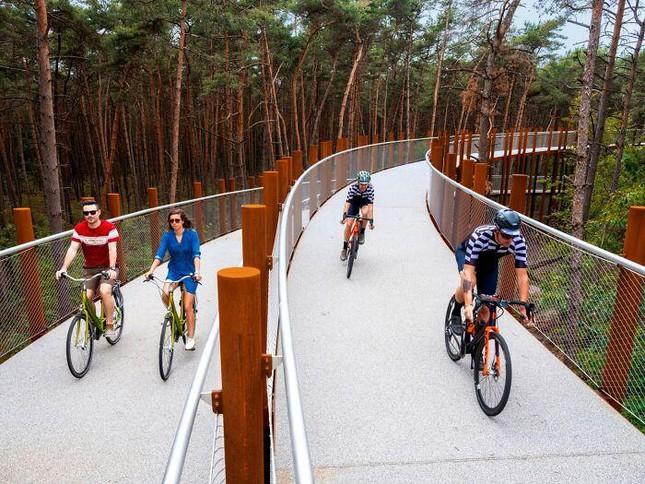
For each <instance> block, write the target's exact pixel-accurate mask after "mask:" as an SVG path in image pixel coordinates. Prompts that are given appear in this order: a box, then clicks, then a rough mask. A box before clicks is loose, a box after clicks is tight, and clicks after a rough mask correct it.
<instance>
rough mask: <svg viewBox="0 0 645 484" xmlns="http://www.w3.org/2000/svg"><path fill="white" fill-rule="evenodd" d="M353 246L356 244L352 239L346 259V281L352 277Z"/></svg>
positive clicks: (354, 253)
mask: <svg viewBox="0 0 645 484" xmlns="http://www.w3.org/2000/svg"><path fill="white" fill-rule="evenodd" d="M355 245H357V244H356V242H355V241H354V239H353V238H352V239H350V241H349V247H348V252H349V255H348V257H347V279H349V278H350V276H351V275H352V268H353V267H354V258H355V256H356V251H355V250H354V246H355Z"/></svg>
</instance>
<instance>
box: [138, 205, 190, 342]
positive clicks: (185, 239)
mask: <svg viewBox="0 0 645 484" xmlns="http://www.w3.org/2000/svg"><path fill="white" fill-rule="evenodd" d="M192 226H193V224H192V223H191V221H190V220H189V219H188V217H187V216H186V213H185V212H184V211H183V210H182V209H180V208H175V209H172V210H171V211H170V213H169V214H168V229H169V230H168V231H167V232H165V233H164V234H163V236H162V237H161V243H160V244H159V250H157V254H156V255H155V259H154V261H153V262H152V265H151V266H150V270H149V271H148V272H147V273H146V274H145V276H144V277H145V278H149V277H150V276H152V274H153V273H154V271H155V269H156V268H157V267H158V266H159V264H161V262H162V261H163V259H164V257H165V256H166V252H168V253H169V254H170V262H168V275H167V276H166V280H168V281H177V280H179V279H181V278H182V277H184V276H187V275H190V274H193V275H194V276H195V278H194V279H195V280H193V279H184V281H183V282H182V284H183V285H184V301H183V303H184V311H185V314H186V322H187V323H188V335H187V337H186V349H187V350H194V349H195V311H194V310H193V302H194V301H195V293H196V292H197V281H200V280H201V278H202V276H201V274H200V272H199V269H200V255H201V252H200V249H199V235H198V234H197V232H196V231H195V230H193V229H192ZM176 287H177V284H170V283H169V282H166V283H165V284H164V286H163V293H162V296H161V299H162V300H163V302H164V304H166V305H167V304H168V294H169V293H170V291H171V290H173V289H175V288H176Z"/></svg>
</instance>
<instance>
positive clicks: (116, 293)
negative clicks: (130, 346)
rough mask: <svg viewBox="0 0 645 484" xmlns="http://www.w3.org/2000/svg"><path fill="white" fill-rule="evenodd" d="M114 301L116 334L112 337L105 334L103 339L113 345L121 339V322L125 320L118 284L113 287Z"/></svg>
mask: <svg viewBox="0 0 645 484" xmlns="http://www.w3.org/2000/svg"><path fill="white" fill-rule="evenodd" d="M114 302H115V304H116V307H115V311H114V312H115V316H116V317H115V318H114V324H115V326H116V328H115V331H116V336H114V337H108V336H106V337H105V339H106V340H107V342H108V343H110V344H111V345H115V344H117V343H118V342H119V340H120V339H121V334H122V333H123V323H124V321H125V309H124V307H123V295H122V294H121V289H120V288H119V286H116V287H115V288H114Z"/></svg>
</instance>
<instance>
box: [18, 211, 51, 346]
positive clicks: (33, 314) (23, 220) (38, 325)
mask: <svg viewBox="0 0 645 484" xmlns="http://www.w3.org/2000/svg"><path fill="white" fill-rule="evenodd" d="M13 221H14V223H15V224H16V239H17V242H18V244H19V245H20V244H25V243H27V242H31V241H32V240H34V239H35V237H34V227H33V225H32V223H31V209H30V208H26V207H20V208H14V209H13ZM37 250H38V249H37V248H36V247H32V248H30V249H27V250H25V251H23V252H20V256H19V260H20V273H21V274H22V280H23V282H22V284H20V286H21V288H22V294H23V299H24V305H25V306H26V308H27V315H28V316H29V337H30V339H31V340H32V341H33V340H35V339H36V338H38V337H39V336H40V335H41V334H43V333H44V332H45V330H46V329H47V320H46V319H45V306H44V304H43V289H42V286H41V285H40V276H39V272H38V253H37Z"/></svg>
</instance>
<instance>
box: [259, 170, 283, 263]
mask: <svg viewBox="0 0 645 484" xmlns="http://www.w3.org/2000/svg"><path fill="white" fill-rule="evenodd" d="M279 177H280V175H279V173H278V172H277V171H265V172H264V175H262V182H263V185H262V186H263V187H264V190H262V197H263V202H264V205H266V207H267V231H266V247H267V250H268V252H269V253H273V241H274V239H275V232H276V229H277V224H278V211H279V205H280V201H279V200H280V191H279V183H280V181H279Z"/></svg>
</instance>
